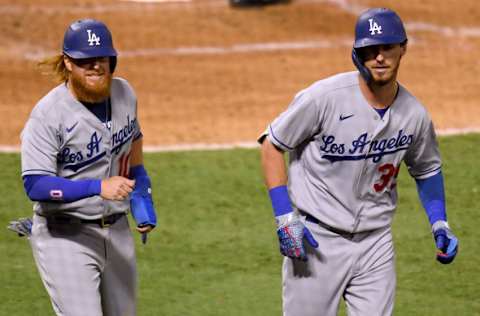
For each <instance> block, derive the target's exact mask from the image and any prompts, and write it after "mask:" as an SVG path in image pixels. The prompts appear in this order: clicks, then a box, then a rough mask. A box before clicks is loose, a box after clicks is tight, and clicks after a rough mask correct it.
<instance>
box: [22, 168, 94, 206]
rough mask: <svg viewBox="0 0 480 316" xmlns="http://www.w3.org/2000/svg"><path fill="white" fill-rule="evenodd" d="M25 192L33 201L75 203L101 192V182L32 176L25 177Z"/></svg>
mask: <svg viewBox="0 0 480 316" xmlns="http://www.w3.org/2000/svg"><path fill="white" fill-rule="evenodd" d="M23 180H24V187H25V191H26V193H27V195H28V197H29V198H30V200H32V201H39V202H65V203H69V202H74V201H78V200H81V199H84V198H87V197H91V196H94V195H99V194H100V192H101V180H96V179H86V180H68V179H65V178H62V177H54V176H46V175H31V176H25V177H24V179H23Z"/></svg>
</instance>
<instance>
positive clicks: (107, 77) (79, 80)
mask: <svg viewBox="0 0 480 316" xmlns="http://www.w3.org/2000/svg"><path fill="white" fill-rule="evenodd" d="M69 79H70V85H71V88H72V90H73V91H74V93H75V95H76V97H77V98H78V100H79V101H83V102H88V103H98V102H101V101H103V100H105V99H106V98H108V97H109V96H110V86H111V84H112V74H111V73H105V74H104V75H103V76H102V78H100V80H90V79H89V78H88V77H86V76H78V75H76V74H74V73H70V78H69Z"/></svg>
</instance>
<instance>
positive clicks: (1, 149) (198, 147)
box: [0, 127, 480, 153]
mask: <svg viewBox="0 0 480 316" xmlns="http://www.w3.org/2000/svg"><path fill="white" fill-rule="evenodd" d="M478 133H480V127H467V128H447V129H441V130H438V131H437V135H439V136H454V135H466V134H478ZM258 146H259V145H258V143H257V142H232V143H225V144H218V143H211V144H208V143H194V144H178V145H160V146H148V145H147V146H143V151H144V152H148V153H158V152H183V151H210V150H230V149H237V148H244V149H252V148H257V147H258ZM19 152H20V146H14V145H0V153H19Z"/></svg>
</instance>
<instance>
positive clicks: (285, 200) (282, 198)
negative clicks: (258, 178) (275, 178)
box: [268, 185, 293, 216]
mask: <svg viewBox="0 0 480 316" xmlns="http://www.w3.org/2000/svg"><path fill="white" fill-rule="evenodd" d="M268 194H269V195H270V200H271V201H272V207H273V213H274V214H275V216H280V215H285V214H287V213H291V212H292V211H293V209H292V202H290V197H289V196H288V190H287V186H286V185H281V186H278V187H275V188H272V189H270V190H269V191H268Z"/></svg>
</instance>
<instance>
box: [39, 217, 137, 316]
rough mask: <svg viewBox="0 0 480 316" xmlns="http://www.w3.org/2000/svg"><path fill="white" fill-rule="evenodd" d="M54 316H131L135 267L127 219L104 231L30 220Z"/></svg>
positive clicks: (80, 224) (93, 225) (133, 301)
mask: <svg viewBox="0 0 480 316" xmlns="http://www.w3.org/2000/svg"><path fill="white" fill-rule="evenodd" d="M30 244H31V246H32V250H33V255H34V258H35V262H36V264H37V268H38V271H39V273H40V277H41V278H42V281H43V284H44V286H45V288H46V290H47V292H48V294H49V295H50V299H51V301H52V305H53V309H54V310H55V313H56V314H57V315H58V316H85V315H89V316H102V315H105V316H123V315H125V316H133V315H135V314H136V306H135V304H136V281H137V280H136V262H135V250H134V242H133V237H132V235H131V232H130V229H129V226H128V220H127V217H126V216H123V217H122V218H120V219H118V220H117V221H116V222H115V223H114V224H113V225H111V226H109V227H104V228H102V227H100V226H99V225H97V224H85V223H78V224H77V223H74V224H71V223H51V222H48V221H47V218H45V217H42V216H38V215H34V217H33V228H32V236H31V238H30Z"/></svg>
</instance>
